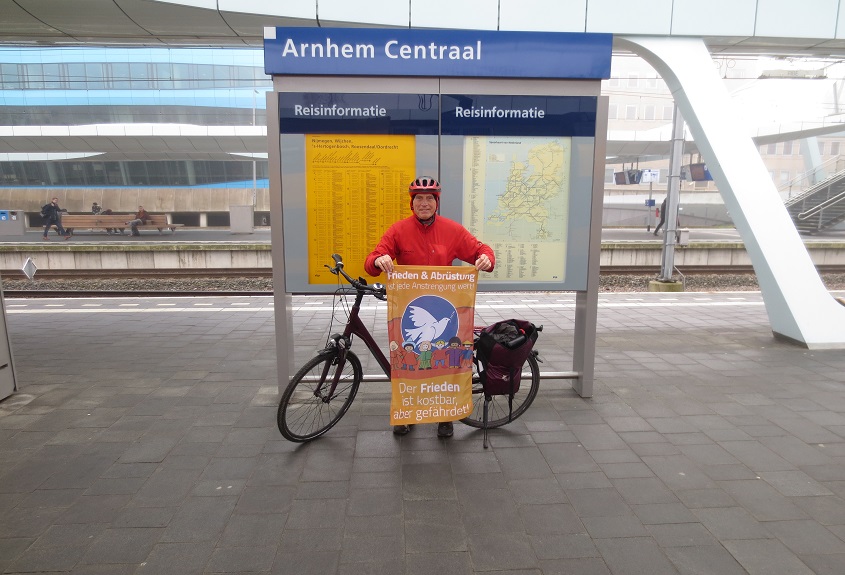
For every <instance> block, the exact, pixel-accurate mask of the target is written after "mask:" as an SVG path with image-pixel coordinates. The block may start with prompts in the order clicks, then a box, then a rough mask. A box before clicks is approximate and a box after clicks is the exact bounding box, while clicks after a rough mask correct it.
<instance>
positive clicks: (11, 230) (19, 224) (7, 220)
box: [0, 210, 26, 236]
mask: <svg viewBox="0 0 845 575" xmlns="http://www.w3.org/2000/svg"><path fill="white" fill-rule="evenodd" d="M25 233H26V222H25V221H24V217H23V210H0V236H22V235H24V234H25Z"/></svg>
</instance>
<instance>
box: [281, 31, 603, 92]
mask: <svg viewBox="0 0 845 575" xmlns="http://www.w3.org/2000/svg"><path fill="white" fill-rule="evenodd" d="M612 44H613V36H612V35H611V34H578V33H568V32H495V31H484V30H417V29H399V30H393V29H384V28H376V29H371V28H265V30H264V71H265V72H266V73H267V74H269V75H271V76H278V75H308V76H312V75H333V76H335V75H336V76H438V77H476V78H480V77H487V78H560V79H564V78H567V79H583V80H586V79H602V78H609V77H610V58H611V49H612Z"/></svg>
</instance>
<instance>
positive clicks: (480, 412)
mask: <svg viewBox="0 0 845 575" xmlns="http://www.w3.org/2000/svg"><path fill="white" fill-rule="evenodd" d="M538 389H540V366H539V364H538V363H537V358H536V357H535V354H534V353H532V354H531V355H529V356H528V360H527V361H526V362H525V366H523V368H522V379H521V381H520V384H519V391H517V392H516V393H515V394H514V395H513V412H511V411H510V409H509V408H508V396H507V395H494V396H493V397H492V399H491V400H490V405H489V406H488V408H487V409H488V412H487V428H488V429H491V428H493V427H501V426H503V425H505V424H507V423H510V422H511V421H513V420H514V419H516V418H517V417H519V416H520V415H522V414H523V413H525V410H527V409H528V408H529V407H530V406H531V402H533V401H534V398H535V397H537V390H538ZM508 413H510V419H509V418H508ZM461 423H465V424H467V425H469V426H470V427H477V428H479V429H480V428H482V427H484V389H483V388H482V386H481V381H480V379H479V377H478V373H477V372H476V367H475V363H474V362H473V370H472V413H470V414H469V415H468V416H466V417H465V418H463V419H462V420H461Z"/></svg>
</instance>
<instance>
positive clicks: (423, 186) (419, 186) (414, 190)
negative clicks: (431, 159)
mask: <svg viewBox="0 0 845 575" xmlns="http://www.w3.org/2000/svg"><path fill="white" fill-rule="evenodd" d="M408 192H409V193H410V194H411V197H412V198H413V197H414V195H415V194H434V195H435V196H440V182H438V181H437V180H435V179H434V178H432V177H431V176H421V177H419V178H417V179H416V180H414V181H413V182H411V183H410V184H408Z"/></svg>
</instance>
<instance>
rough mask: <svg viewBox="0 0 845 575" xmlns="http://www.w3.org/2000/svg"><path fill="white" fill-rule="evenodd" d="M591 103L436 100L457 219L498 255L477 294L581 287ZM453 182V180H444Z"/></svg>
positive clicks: (446, 206)
mask: <svg viewBox="0 0 845 575" xmlns="http://www.w3.org/2000/svg"><path fill="white" fill-rule="evenodd" d="M595 120H596V99H595V98H592V97H580V96H522V95H490V94H484V95H477V94H476V95H474V94H444V95H442V96H441V133H442V138H441V145H442V147H443V150H442V151H441V174H442V180H443V182H444V185H447V184H450V187H458V188H460V189H461V194H458V197H460V198H462V199H461V203H460V205H458V206H453V205H452V204H451V203H450V201H449V199H445V200H444V201H443V210H442V211H443V213H444V214H446V215H447V216H449V217H453V218H454V219H457V220H458V221H460V222H461V223H462V224H463V225H464V226H465V227H466V228H467V229H469V231H470V232H472V233H473V234H474V235H475V236H476V237H478V238H479V239H480V240H481V241H483V242H485V243H486V244H489V245H490V247H492V248H493V251H494V252H495V254H496V267H495V269H494V270H493V272H492V273H490V274H481V276H480V282H481V283H480V286H479V287H483V288H485V289H495V288H500V289H514V288H517V289H561V290H563V289H571V290H578V289H583V286H584V285H585V284H586V273H587V260H586V258H585V257H584V253H585V251H584V250H583V246H584V245H586V242H587V237H588V234H589V221H590V198H591V195H592V156H593V149H594V148H593V146H594V142H595V139H594V137H593V134H594V131H595ZM453 179H454V180H456V182H452V180H453Z"/></svg>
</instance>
